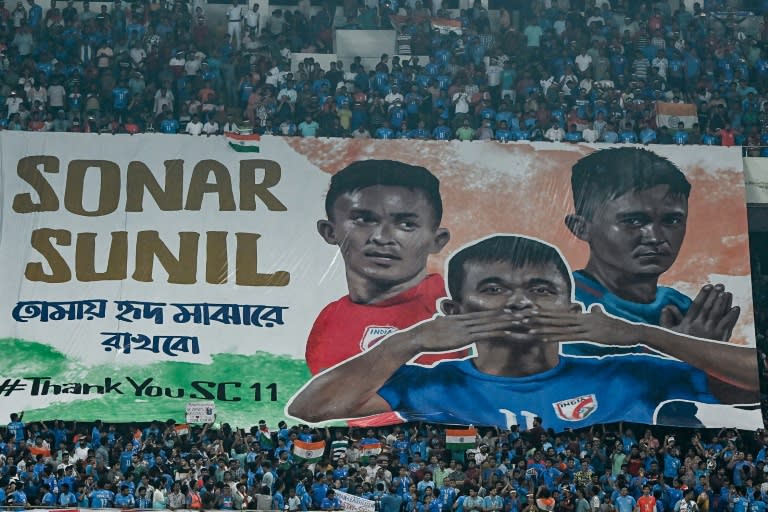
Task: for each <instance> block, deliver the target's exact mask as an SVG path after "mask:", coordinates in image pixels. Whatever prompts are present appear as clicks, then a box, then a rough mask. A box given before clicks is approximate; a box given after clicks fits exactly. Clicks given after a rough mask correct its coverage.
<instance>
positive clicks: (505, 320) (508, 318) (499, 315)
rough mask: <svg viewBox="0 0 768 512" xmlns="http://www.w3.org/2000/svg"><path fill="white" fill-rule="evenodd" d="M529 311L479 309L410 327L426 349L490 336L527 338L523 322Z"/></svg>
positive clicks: (438, 349)
mask: <svg viewBox="0 0 768 512" xmlns="http://www.w3.org/2000/svg"><path fill="white" fill-rule="evenodd" d="M529 314H530V313H513V312H510V311H480V312H473V313H462V314H458V315H447V316H438V317H435V318H434V319H432V320H428V321H426V322H423V323H421V324H419V325H417V326H416V327H414V328H412V329H409V330H410V331H412V332H411V334H412V335H414V336H415V339H416V343H418V344H419V346H420V348H421V350H423V351H425V352H442V351H447V350H456V349H459V348H462V347H466V346H467V345H470V344H472V343H475V342H479V341H488V340H491V339H499V338H504V339H510V338H516V337H520V338H522V337H530V335H529V334H528V333H527V331H528V326H527V325H526V324H524V323H523V320H524V319H525V318H528V317H529Z"/></svg>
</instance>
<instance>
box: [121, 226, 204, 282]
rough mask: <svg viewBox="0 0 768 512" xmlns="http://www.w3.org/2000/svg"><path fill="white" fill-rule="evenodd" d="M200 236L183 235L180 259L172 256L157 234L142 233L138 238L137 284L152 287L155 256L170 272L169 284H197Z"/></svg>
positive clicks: (134, 276) (187, 233) (154, 232)
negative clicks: (141, 283)
mask: <svg viewBox="0 0 768 512" xmlns="http://www.w3.org/2000/svg"><path fill="white" fill-rule="evenodd" d="M199 239H200V233H191V232H180V233H179V256H178V258H177V257H176V256H174V255H173V253H171V251H170V250H169V249H168V247H167V246H166V245H165V244H164V243H163V241H162V240H161V239H160V236H159V234H158V232H157V231H139V232H138V234H137V236H136V271H135V272H134V273H133V278H134V279H135V280H136V281H142V282H146V283H151V282H152V281H153V280H152V270H153V268H154V263H155V256H157V260H158V261H159V262H160V264H161V265H162V266H163V268H164V269H165V271H166V272H168V282H169V283H174V284H194V283H195V281H196V279H195V278H196V274H197V245H198V241H199Z"/></svg>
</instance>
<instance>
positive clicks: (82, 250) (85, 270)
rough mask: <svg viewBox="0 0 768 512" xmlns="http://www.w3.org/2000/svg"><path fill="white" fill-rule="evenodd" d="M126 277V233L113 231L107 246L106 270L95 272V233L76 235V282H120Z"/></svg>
mask: <svg viewBox="0 0 768 512" xmlns="http://www.w3.org/2000/svg"><path fill="white" fill-rule="evenodd" d="M127 275H128V232H127V231H114V232H113V233H112V243H111V244H110V245H109V257H108V259H107V270H106V271H104V272H96V233H78V235H77V243H76V245H75V276H77V280H78V281H83V282H90V281H121V280H123V279H125V278H126V277H127Z"/></svg>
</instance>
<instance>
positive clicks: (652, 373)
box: [379, 354, 718, 432]
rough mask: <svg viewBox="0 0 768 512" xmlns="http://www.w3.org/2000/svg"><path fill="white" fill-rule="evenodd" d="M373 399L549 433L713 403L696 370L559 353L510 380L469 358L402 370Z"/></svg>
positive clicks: (411, 416) (409, 416)
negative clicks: (552, 362)
mask: <svg viewBox="0 0 768 512" xmlns="http://www.w3.org/2000/svg"><path fill="white" fill-rule="evenodd" d="M379 395H380V396H381V397H382V398H383V399H384V400H385V401H386V402H387V403H388V404H389V406H390V407H391V408H392V410H393V411H397V412H398V413H399V414H400V415H401V416H402V417H403V418H404V419H405V421H427V420H428V421H430V422H431V423H445V424H451V425H456V424H462V425H470V424H472V425H489V426H498V427H502V428H509V427H511V426H513V425H520V427H521V429H526V428H530V427H531V426H532V422H533V418H534V417H536V416H539V417H541V418H542V419H543V421H544V424H545V425H548V426H550V427H552V428H554V429H555V431H557V432H561V431H563V430H565V429H566V428H582V427H587V426H589V425H593V424H597V423H611V422H615V421H619V420H622V419H623V420H624V421H630V422H636V423H646V424H653V423H655V421H656V414H655V413H656V409H657V408H659V406H660V405H662V404H663V403H664V402H666V401H675V400H683V401H699V402H705V403H715V404H716V403H718V401H717V400H716V399H715V397H714V396H712V394H711V393H710V392H709V390H708V388H707V375H706V374H705V373H704V372H702V371H700V370H697V369H694V368H691V367H690V366H689V365H687V364H685V363H681V362H679V361H674V360H670V359H664V358H660V357H656V356H652V355H640V354H630V355H619V356H605V357H602V358H592V357H568V356H561V358H560V361H559V363H558V364H557V366H555V367H554V368H552V369H550V370H547V371H544V372H542V373H538V374H536V375H530V376H526V377H514V378H511V377H503V376H497V375H489V374H485V373H482V372H480V371H479V370H478V369H477V368H475V365H474V363H473V361H471V360H464V361H444V362H442V363H440V364H439V365H437V366H436V367H434V368H423V367H420V366H414V365H404V366H402V367H401V368H400V369H398V370H397V371H396V372H395V373H394V374H393V375H392V377H391V378H390V379H389V380H388V381H387V382H386V383H385V385H384V386H382V388H381V389H380V390H379ZM447 396H449V397H451V401H450V403H451V404H453V405H452V406H451V407H446V401H445V397H447ZM685 419H688V418H682V419H679V420H680V421H683V420H685Z"/></svg>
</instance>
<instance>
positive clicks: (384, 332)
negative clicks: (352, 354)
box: [360, 325, 397, 350]
mask: <svg viewBox="0 0 768 512" xmlns="http://www.w3.org/2000/svg"><path fill="white" fill-rule="evenodd" d="M396 330H397V327H391V326H379V325H369V326H368V327H366V328H365V333H364V334H363V338H362V339H361V340H360V350H368V349H369V348H371V347H372V346H374V345H375V344H376V343H377V342H378V341H379V340H380V339H381V338H383V337H384V336H388V335H389V334H392V333H393V332H395V331H396Z"/></svg>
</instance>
